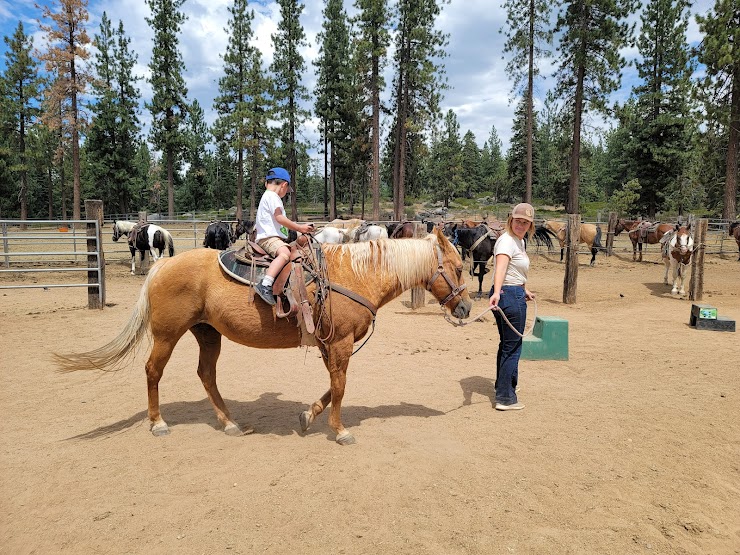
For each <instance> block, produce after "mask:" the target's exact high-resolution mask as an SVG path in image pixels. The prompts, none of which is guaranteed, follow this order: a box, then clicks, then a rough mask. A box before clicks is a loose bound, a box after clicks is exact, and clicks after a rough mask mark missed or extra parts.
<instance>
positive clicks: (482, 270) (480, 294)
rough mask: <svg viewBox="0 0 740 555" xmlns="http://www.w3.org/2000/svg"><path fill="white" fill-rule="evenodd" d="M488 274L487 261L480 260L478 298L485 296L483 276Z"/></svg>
mask: <svg viewBox="0 0 740 555" xmlns="http://www.w3.org/2000/svg"><path fill="white" fill-rule="evenodd" d="M484 275H486V263H485V262H478V298H479V299H480V298H482V297H483V276H484Z"/></svg>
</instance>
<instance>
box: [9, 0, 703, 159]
mask: <svg viewBox="0 0 740 555" xmlns="http://www.w3.org/2000/svg"><path fill="white" fill-rule="evenodd" d="M231 1H232V0H186V1H185V3H184V5H183V11H184V12H185V13H186V15H187V16H188V19H187V21H186V22H185V23H184V24H183V26H182V29H181V34H180V37H179V38H180V47H181V51H182V55H183V60H184V62H185V66H186V73H185V80H186V83H187V87H188V99H189V100H190V101H192V100H193V99H197V100H198V102H199V103H200V105H201V107H203V109H204V110H205V111H206V119H207V122H208V123H212V122H213V119H214V117H215V115H214V113H213V111H212V101H213V98H214V96H215V95H216V93H217V82H218V78H219V77H220V76H221V75H222V60H221V58H220V56H221V54H223V52H224V51H225V48H226V42H227V36H226V33H225V32H224V28H225V27H226V25H227V21H228V18H229V14H228V11H227V8H228V6H230V5H231ZM38 3H39V4H42V5H43V4H45V2H44V1H43V0H40V1H38ZM34 4H35V2H34V0H10V1H9V0H0V34H1V35H2V36H11V35H12V34H13V32H14V31H15V28H16V27H17V25H18V21H23V24H24V28H25V31H26V33H27V34H32V35H34V36H35V43H34V45H35V46H36V48H43V45H42V44H41V42H40V40H39V39H38V38H37V37H38V26H37V21H36V20H37V19H38V18H39V17H40V16H41V12H40V10H38V9H36V8H35V6H34ZM712 5H713V1H712V0H699V1H697V2H695V3H694V7H693V8H692V9H691V13H692V17H691V18H690V24H689V29H688V33H687V39H688V42H689V44H691V45H695V44H697V43H698V42H699V40H700V38H701V37H700V35H699V29H698V27H697V25H696V23H695V21H694V17H693V14H695V13H706V12H707V11H708V10H709V9H710V8H711V6H712ZM323 7H324V2H323V1H321V0H304V10H303V15H302V18H301V21H302V23H303V26H304V29H305V32H306V36H307V40H308V46H307V48H306V49H304V50H303V52H302V54H303V56H304V59H305V61H306V65H307V73H306V74H305V75H304V85H305V86H306V87H307V88H308V90H309V92H312V91H313V88H314V84H315V78H314V74H313V64H312V63H311V62H312V60H313V59H315V58H316V56H317V55H318V47H317V44H316V36H317V34H318V33H319V32H320V31H321V24H322V10H323ZM250 8H251V9H254V10H255V19H254V22H253V29H254V32H255V42H256V43H257V44H258V45H259V46H260V48H261V50H262V53H263V58H264V60H265V62H266V64H269V63H270V62H271V61H272V56H273V49H272V45H271V42H270V35H271V33H274V32H275V31H276V28H277V23H278V21H279V19H280V16H279V8H278V6H277V4H276V3H275V2H274V1H265V0H261V1H258V2H250ZM345 9H347V10H348V11H350V13H351V12H352V11H353V8H352V2H351V0H345ZM88 11H89V13H90V21H89V24H88V33H89V34H90V36H91V38H92V37H93V36H94V35H95V34H97V33H98V32H99V28H100V19H101V16H102V13H103V12H104V11H105V12H106V13H107V14H108V18H109V19H110V20H111V21H112V23H113V26H114V27H117V26H118V22H119V20H120V21H122V22H123V25H124V29H125V31H126V34H127V35H128V36H129V37H130V38H131V45H130V47H131V50H132V51H133V52H135V53H136V54H137V55H138V62H139V64H138V67H137V68H136V70H135V73H136V74H137V75H139V76H147V75H148V74H149V68H148V67H147V64H148V62H149V59H150V56H151V49H152V36H153V33H152V31H151V29H150V28H149V25H148V24H147V23H146V19H145V18H146V17H148V16H149V9H148V7H147V4H146V2H145V1H144V0H90V1H89V4H88ZM633 17H634V18H635V20H636V21H638V23H639V15H638V14H635V15H634V16H633ZM505 22H506V14H505V12H504V10H503V8H502V7H501V5H500V3H499V2H497V0H451V2H450V3H449V4H446V5H444V6H443V7H442V14H441V16H440V18H439V19H438V23H437V26H438V28H439V29H440V30H442V31H444V32H445V33H447V34H448V35H449V45H448V48H447V52H448V56H447V58H445V60H444V66H445V69H446V73H447V80H448V84H449V85H450V89H449V90H447V91H445V92H444V98H443V100H442V109H443V113H444V112H447V110H449V109H452V110H453V111H454V112H455V113H456V114H457V117H458V121H459V122H460V129H461V134H464V133H465V132H466V131H467V130H471V131H472V132H473V133H474V134H475V136H476V140H477V142H478V145H479V146H482V145H483V143H484V142H485V141H486V140H487V139H488V136H489V134H490V131H491V127H492V126H495V127H496V131H497V132H498V135H499V137H500V138H501V140H502V142H503V146H504V150H505V149H506V148H508V143H509V138H510V136H511V125H512V120H513V114H514V110H515V107H516V102H515V101H513V102H512V96H511V86H512V82H511V80H510V79H509V77H508V75H507V73H506V69H505V68H506V60H505V59H503V58H502V55H503V45H504V40H505V39H504V36H503V35H502V34H501V33H499V30H500V29H501V27H502V26H503V25H504V24H505ZM4 51H5V44H4V42H3V43H2V44H0V54H2V53H4ZM623 54H624V56H625V57H626V58H627V59H628V60H633V59H634V58H635V57H636V55H637V52H636V50H627V51H625V52H624V53H623ZM0 67H3V68H4V59H3V62H2V63H0ZM540 68H541V73H542V77H541V78H540V79H539V80H538V82H537V86H536V93H535V97H536V98H544V96H545V93H546V92H547V91H548V90H549V89H550V88H551V87H552V85H553V80H552V78H551V74H552V71H553V70H554V66H553V65H552V63H550V62H548V61H544V62H542V63H541V64H540ZM390 71H391V70H390V68H389V69H388V71H387V73H388V76H387V82H388V83H389V84H390V83H391V73H390ZM623 75H624V77H623V83H622V89H621V90H620V91H618V92H617V93H615V95H614V99H619V100H624V99H626V98H627V97H628V96H629V94H630V90H631V88H632V86H633V85H634V84H635V83H636V74H635V71H634V68H632V67H630V68H627V69H626V70H625V71H624V74H623ZM139 88H140V90H141V92H142V96H143V99H144V100H148V99H149V98H150V97H151V89H150V86H149V84H148V83H147V82H146V81H145V80H142V81H139ZM386 94H387V93H386ZM140 117H141V120H142V122H143V123H144V124H145V125H146V122H147V121H148V119H149V114H148V112H147V111H146V110H144V109H142V111H141V114H140ZM588 118H590V119H587V121H586V124H587V126H588V129H601V128H605V127H607V126H608V125H609V122H607V121H603V120H602V119H601V118H599V117H596V116H588ZM303 135H304V137H305V138H307V139H309V140H311V141H314V142H316V141H317V139H318V135H317V133H316V122H315V121H313V120H312V121H309V122H307V124H306V126H305V129H304V131H303Z"/></svg>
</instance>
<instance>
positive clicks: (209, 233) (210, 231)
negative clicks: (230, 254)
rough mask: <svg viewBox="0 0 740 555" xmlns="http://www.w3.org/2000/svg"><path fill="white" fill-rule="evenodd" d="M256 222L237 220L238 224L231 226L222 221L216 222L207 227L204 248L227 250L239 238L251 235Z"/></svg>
mask: <svg viewBox="0 0 740 555" xmlns="http://www.w3.org/2000/svg"><path fill="white" fill-rule="evenodd" d="M253 226H254V222H251V221H248V220H241V219H240V220H237V221H236V224H235V225H234V224H231V225H229V224H228V223H226V222H222V221H221V220H216V221H214V222H211V223H210V224H208V227H206V233H205V238H204V239H203V246H204V247H206V248H209V249H217V250H226V249H228V248H229V247H230V246H231V245H232V244H234V243H235V242H236V241H237V239H239V237H241V236H242V235H244V234H245V233H247V234H248V233H249V232H250V231H251V229H252V227H253Z"/></svg>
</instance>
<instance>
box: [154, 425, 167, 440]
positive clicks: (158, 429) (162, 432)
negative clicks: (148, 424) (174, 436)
mask: <svg viewBox="0 0 740 555" xmlns="http://www.w3.org/2000/svg"><path fill="white" fill-rule="evenodd" d="M152 435H153V436H156V437H162V436H167V435H170V429H169V428H168V427H167V424H165V423H164V422H160V423H159V424H155V425H154V426H152Z"/></svg>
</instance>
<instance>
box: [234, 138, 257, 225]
mask: <svg viewBox="0 0 740 555" xmlns="http://www.w3.org/2000/svg"><path fill="white" fill-rule="evenodd" d="M252 168H254V160H253V161H252ZM252 174H253V175H254V169H253V170H252ZM243 202H244V149H243V148H242V147H241V146H240V147H239V148H238V150H237V153H236V219H237V220H241V219H242V217H243V214H242V203H243Z"/></svg>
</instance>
